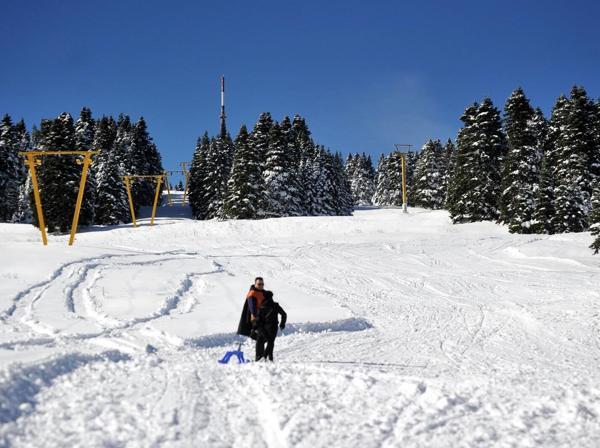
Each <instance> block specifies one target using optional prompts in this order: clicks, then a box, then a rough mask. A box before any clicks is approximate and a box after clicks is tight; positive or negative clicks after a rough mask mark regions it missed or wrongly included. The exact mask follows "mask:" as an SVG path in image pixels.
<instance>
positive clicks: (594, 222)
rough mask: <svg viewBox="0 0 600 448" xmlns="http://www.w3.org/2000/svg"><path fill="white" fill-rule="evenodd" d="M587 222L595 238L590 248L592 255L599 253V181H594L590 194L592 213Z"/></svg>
mask: <svg viewBox="0 0 600 448" xmlns="http://www.w3.org/2000/svg"><path fill="white" fill-rule="evenodd" d="M589 221H590V232H591V233H592V236H593V237H595V239H594V242H593V243H592V245H591V246H590V248H591V249H593V250H594V254H597V253H598V252H600V179H596V186H595V188H594V192H593V194H592V212H591V213H590V217H589Z"/></svg>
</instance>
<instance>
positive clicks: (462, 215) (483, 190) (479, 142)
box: [447, 98, 506, 223]
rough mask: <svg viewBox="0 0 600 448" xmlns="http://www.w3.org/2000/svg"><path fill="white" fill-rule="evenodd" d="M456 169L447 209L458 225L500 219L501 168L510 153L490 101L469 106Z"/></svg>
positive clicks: (460, 138)
mask: <svg viewBox="0 0 600 448" xmlns="http://www.w3.org/2000/svg"><path fill="white" fill-rule="evenodd" d="M461 121H462V122H463V128H462V129H461V130H460V132H459V135H458V139H457V155H456V167H455V170H454V174H453V178H452V179H451V182H450V185H449V191H448V201H447V208H448V210H449V211H450V217H451V219H452V221H453V222H454V223H457V222H474V221H482V220H496V219H498V218H499V216H500V210H499V201H498V199H499V197H500V193H501V165H502V162H503V158H504V156H505V152H506V144H505V138H504V134H503V131H502V125H501V120H500V113H499V111H498V109H496V108H495V107H494V105H493V103H492V101H491V100H490V99H489V98H486V99H484V100H483V102H482V103H481V104H480V105H478V104H474V105H472V106H469V107H468V108H467V109H466V110H465V113H464V114H463V116H462V117H461Z"/></svg>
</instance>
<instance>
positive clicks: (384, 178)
mask: <svg viewBox="0 0 600 448" xmlns="http://www.w3.org/2000/svg"><path fill="white" fill-rule="evenodd" d="M388 167H389V158H388V157H387V156H385V155H384V154H381V156H379V161H378V162H377V174H376V181H375V193H374V194H373V199H372V202H373V204H374V205H379V206H386V205H389V203H390V181H389V169H388Z"/></svg>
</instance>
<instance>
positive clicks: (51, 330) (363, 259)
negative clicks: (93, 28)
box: [0, 209, 600, 448]
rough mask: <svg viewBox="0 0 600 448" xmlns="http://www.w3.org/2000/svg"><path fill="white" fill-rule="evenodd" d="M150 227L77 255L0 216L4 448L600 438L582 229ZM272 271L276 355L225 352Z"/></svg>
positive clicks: (315, 224) (93, 236)
mask: <svg viewBox="0 0 600 448" xmlns="http://www.w3.org/2000/svg"><path fill="white" fill-rule="evenodd" d="M163 211H164V210H163ZM164 214H165V213H163V215H164ZM167 214H168V213H167ZM141 224H142V225H141V226H140V227H139V228H137V229H134V228H132V227H131V226H121V227H117V228H114V227H113V228H106V229H95V231H88V232H85V231H84V232H82V233H80V234H78V236H77V241H76V245H75V246H73V247H68V246H67V237H66V236H59V237H56V236H55V237H50V242H49V245H48V246H47V247H43V246H42V245H41V244H40V240H39V233H38V232H37V231H36V230H35V229H34V228H33V227H31V226H27V225H11V224H3V225H0V251H1V253H2V260H3V261H2V262H1V264H0V280H1V281H0V366H1V367H0V446H28V447H29V446H32V447H33V446H35V447H52V446H68V447H73V446H85V447H95V446H111V447H117V446H127V447H154V446H168V447H171V446H174V447H253V448H259V447H310V448H315V447H331V446H335V447H354V446H356V447H360V448H368V447H378V446H382V447H395V446H398V447H411V446H427V447H430V446H437V447H449V446H477V447H485V446H525V447H528V446H543V447H552V446H576V447H585V446H588V447H595V446H600V257H594V256H593V255H592V254H591V251H590V250H589V249H588V245H589V243H590V235H589V234H587V233H585V234H567V235H554V236H545V235H510V234H508V232H507V231H506V229H505V228H504V227H501V226H497V225H495V224H492V223H476V224H466V225H456V226H453V225H450V223H449V220H448V216H447V214H446V212H444V211H434V212H432V211H425V210H417V209H413V210H411V213H410V214H403V213H402V212H401V211H400V210H359V211H357V212H356V213H355V215H354V216H353V217H318V218H285V219H273V220H264V221H252V222H247V221H228V222H216V221H210V222H196V221H192V220H189V219H185V218H184V217H176V218H165V217H163V218H159V219H157V222H156V225H155V226H154V227H150V226H149V225H148V221H147V220H146V221H145V220H142V221H141ZM256 275H262V276H264V278H265V281H266V286H267V288H269V289H272V290H273V291H274V292H275V298H276V300H278V301H279V302H280V303H281V305H282V306H283V307H284V308H285V309H286V311H287V312H288V315H289V325H288V327H287V328H286V330H285V335H282V336H280V337H279V338H278V339H277V342H276V347H275V357H276V362H275V363H274V364H263V363H256V364H254V363H253V364H247V365H237V364H229V365H224V366H223V365H220V364H218V363H217V362H216V361H217V359H219V358H220V357H221V356H223V354H224V353H225V351H227V350H229V349H232V348H234V347H235V346H236V341H237V340H238V338H237V337H236V336H235V335H234V332H235V329H236V327H237V323H238V319H239V315H240V311H241V306H242V302H243V298H244V295H245V293H246V291H247V289H248V286H249V285H250V283H251V282H252V280H253V278H254V277H255V276H256ZM148 345H150V346H151V347H148ZM153 349H156V351H155V352H154V350H153ZM243 350H244V351H245V353H246V355H247V356H248V355H251V354H252V351H253V348H252V346H251V344H250V343H249V342H247V343H246V344H245V345H244V346H243ZM148 352H150V353H148Z"/></svg>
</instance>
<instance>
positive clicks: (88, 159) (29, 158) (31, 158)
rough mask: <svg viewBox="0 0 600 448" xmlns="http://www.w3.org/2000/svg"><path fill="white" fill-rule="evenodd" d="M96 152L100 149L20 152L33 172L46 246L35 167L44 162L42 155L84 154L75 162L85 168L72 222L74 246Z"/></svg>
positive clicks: (71, 242) (38, 211) (36, 200)
mask: <svg viewBox="0 0 600 448" xmlns="http://www.w3.org/2000/svg"><path fill="white" fill-rule="evenodd" d="M96 154H98V151H25V152H20V153H19V155H21V156H23V157H25V164H26V165H27V167H28V168H29V173H30V174H31V184H32V187H33V198H34V201H35V209H36V213H37V218H38V224H39V226H40V232H41V233H42V243H43V244H44V246H47V245H48V237H47V235H46V223H45V222H44V211H43V209H42V200H41V198H40V189H39V184H38V179H37V173H36V170H35V167H36V166H40V165H41V164H42V160H41V157H45V156H83V160H81V159H80V158H77V159H75V163H77V164H78V165H83V169H82V172H81V180H80V181H79V191H78V193H77V203H76V204H75V213H74V214H73V222H72V223H71V236H70V237H69V246H72V245H73V243H74V241H75V233H76V232H77V225H78V223H79V213H80V212H81V202H82V201H83V192H84V190H85V181H86V179H87V174H88V170H89V167H90V165H91V164H92V156H94V155H96Z"/></svg>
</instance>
